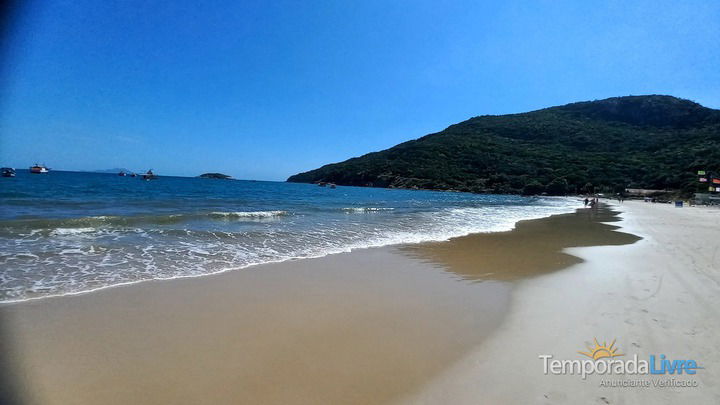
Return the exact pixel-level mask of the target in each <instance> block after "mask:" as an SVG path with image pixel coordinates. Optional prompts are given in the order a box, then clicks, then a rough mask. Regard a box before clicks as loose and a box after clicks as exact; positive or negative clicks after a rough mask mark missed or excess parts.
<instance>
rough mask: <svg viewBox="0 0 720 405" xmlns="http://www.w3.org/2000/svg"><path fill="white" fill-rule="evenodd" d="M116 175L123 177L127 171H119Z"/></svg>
mask: <svg viewBox="0 0 720 405" xmlns="http://www.w3.org/2000/svg"><path fill="white" fill-rule="evenodd" d="M118 176H120V177H125V176H127V173H125V172H120V173H118Z"/></svg>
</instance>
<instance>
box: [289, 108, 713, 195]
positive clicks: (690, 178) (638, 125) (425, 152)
mask: <svg viewBox="0 0 720 405" xmlns="http://www.w3.org/2000/svg"><path fill="white" fill-rule="evenodd" d="M698 170H709V171H712V172H714V173H720V110H715V109H711V108H706V107H703V106H702V105H700V104H697V103H695V102H692V101H689V100H684V99H680V98H676V97H672V96H663V95H649V96H627V97H613V98H608V99H605V100H596V101H586V102H579V103H572V104H567V105H564V106H559V107H550V108H545V109H542V110H537V111H532V112H527V113H521V114H508V115H485V116H479V117H475V118H471V119H469V120H467V121H463V122H461V123H458V124H455V125H451V126H449V127H448V128H446V129H445V130H443V131H441V132H437V133H434V134H430V135H426V136H424V137H422V138H419V139H415V140H412V141H408V142H404V143H401V144H399V145H396V146H394V147H392V148H390V149H386V150H383V151H380V152H374V153H368V154H367V155H364V156H361V157H356V158H352V159H349V160H346V161H344V162H340V163H333V164H328V165H325V166H322V167H320V168H319V169H315V170H310V171H308V172H304V173H299V174H296V175H294V176H291V177H290V178H288V179H287V181H289V182H299V183H320V182H325V183H328V182H332V183H336V184H340V185H351V186H369V187H390V188H419V189H431V190H457V191H469V192H476V193H503V194H542V193H547V194H549V195H565V194H574V193H586V192H619V191H623V190H625V188H637V189H655V190H676V191H678V192H679V193H682V194H686V195H687V194H691V193H693V192H697V191H700V189H699V185H698V179H697V177H696V173H697V171H698ZM704 190H707V188H705V189H704ZM705 192H707V191H705Z"/></svg>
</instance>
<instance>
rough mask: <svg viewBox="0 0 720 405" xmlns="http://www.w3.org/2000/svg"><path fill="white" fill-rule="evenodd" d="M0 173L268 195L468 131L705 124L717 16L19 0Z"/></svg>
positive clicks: (432, 4) (666, 4) (604, 6)
mask: <svg viewBox="0 0 720 405" xmlns="http://www.w3.org/2000/svg"><path fill="white" fill-rule="evenodd" d="M10 32H11V34H10V35H9V36H7V37H6V38H4V40H5V41H4V42H5V43H6V44H9V45H8V46H7V47H6V49H5V50H4V53H3V54H2V56H3V59H2V61H0V63H1V64H2V66H0V72H2V77H1V78H0V91H1V92H2V95H1V96H0V164H1V165H10V166H15V167H27V166H29V165H30V164H32V163H34V162H35V161H40V162H45V163H47V165H48V166H50V167H53V168H57V169H66V170H84V169H88V170H93V169H105V168H112V167H127V168H130V169H133V170H143V169H147V168H154V169H155V171H156V172H158V173H160V174H167V175H189V176H192V175H197V174H200V173H202V172H206V171H220V172H224V173H228V174H231V175H233V176H235V177H238V178H248V179H263V180H284V179H285V178H286V177H287V176H289V175H291V174H294V173H296V172H299V171H304V170H309V169H313V168H316V167H319V166H321V165H322V164H325V163H330V162H336V161H341V160H344V159H347V158H350V157H353V156H358V155H362V154H364V153H367V152H371V151H375V150H379V149H384V148H387V147H390V146H392V145H395V144H397V143H399V142H403V141H406V140H409V139H413V138H417V137H420V136H422V135H425V134H427V133H431V132H436V131H439V130H442V129H444V128H445V127H447V126H448V125H450V124H453V123H456V122H459V121H462V120H465V119H467V118H470V117H472V116H476V115H482V114H505V113H513V112H523V111H528V110H533V109H538V108H543V107H547V106H552V105H559V104H565V103H569V102H573V101H582V100H592V99H599V98H605V97H612V96H621V95H629V94H650V93H659V94H671V95H675V96H679V97H683V98H689V99H692V100H694V101H697V102H699V103H701V104H703V105H706V106H708V107H713V108H720V68H719V67H720V2H718V1H714V0H712V1H682V2H678V1H657V0H656V1H627V0H626V1H557V0H553V1H502V2H496V1H493V2H481V1H448V2H438V1H436V0H432V1H420V0H418V1H389V0H385V1H292V2H284V1H274V2H266V1H258V2H243V1H206V2H196V1H193V2H191V1H179V0H176V1H134V0H125V1H118V2H98V1H90V0H76V1H58V0H44V1H32V0H31V1H29V2H28V3H27V5H26V6H24V7H23V8H21V9H19V10H18V11H17V13H16V14H15V17H14V25H13V26H12V27H11V31H10Z"/></svg>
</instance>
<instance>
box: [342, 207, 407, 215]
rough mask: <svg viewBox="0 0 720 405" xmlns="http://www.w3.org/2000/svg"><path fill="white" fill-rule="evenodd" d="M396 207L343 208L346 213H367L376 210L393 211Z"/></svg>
mask: <svg viewBox="0 0 720 405" xmlns="http://www.w3.org/2000/svg"><path fill="white" fill-rule="evenodd" d="M394 209H395V208H390V207H347V208H343V209H342V210H343V211H344V212H345V213H346V214H365V213H374V212H382V211H392V210H394Z"/></svg>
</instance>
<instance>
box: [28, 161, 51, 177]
mask: <svg viewBox="0 0 720 405" xmlns="http://www.w3.org/2000/svg"><path fill="white" fill-rule="evenodd" d="M49 171H50V169H49V168H47V167H46V166H45V165H44V164H42V165H39V164H37V163H35V165H33V166H30V173H34V174H42V173H48V172H49Z"/></svg>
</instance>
